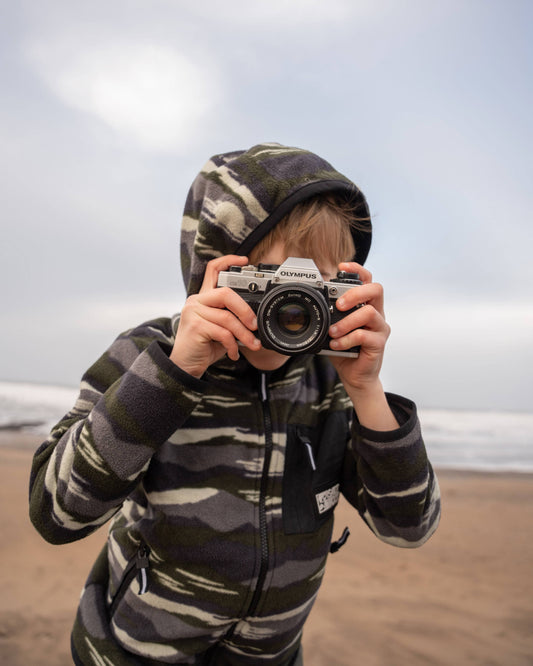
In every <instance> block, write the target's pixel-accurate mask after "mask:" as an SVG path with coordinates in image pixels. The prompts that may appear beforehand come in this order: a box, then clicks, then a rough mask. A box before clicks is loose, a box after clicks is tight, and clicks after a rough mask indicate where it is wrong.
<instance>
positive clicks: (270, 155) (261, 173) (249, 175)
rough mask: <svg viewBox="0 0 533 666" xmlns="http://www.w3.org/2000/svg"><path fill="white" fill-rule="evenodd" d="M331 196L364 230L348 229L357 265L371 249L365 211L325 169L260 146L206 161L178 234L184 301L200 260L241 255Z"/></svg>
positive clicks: (344, 182)
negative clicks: (301, 209)
mask: <svg viewBox="0 0 533 666" xmlns="http://www.w3.org/2000/svg"><path fill="white" fill-rule="evenodd" d="M325 192H334V193H336V194H338V196H341V197H346V199H348V200H350V201H351V202H352V203H353V204H354V208H355V215H356V216H357V218H358V220H359V222H360V223H361V218H363V223H364V224H366V225H368V232H367V231H360V230H357V229H353V230H352V235H353V237H354V243H355V248H356V255H355V257H354V259H355V260H356V261H357V262H359V263H360V264H363V263H364V262H365V260H366V258H367V255H368V251H369V249H370V243H371V238H372V235H371V223H370V212H369V210H368V205H367V202H366V199H365V197H364V195H363V193H362V192H361V191H360V190H359V188H358V187H357V186H356V185H355V184H354V183H352V182H351V181H350V180H349V179H348V178H346V176H343V175H342V174H341V173H339V172H338V171H336V170H335V169H334V168H333V167H332V166H331V164H329V163H328V162H326V161H325V160H323V159H322V158H321V157H318V155H315V154H313V153H311V152H309V151H307V150H301V149H300V148H290V147H287V146H282V145H280V144H278V143H264V144H260V145H257V146H254V147H253V148H250V149H249V150H239V151H235V152H231V153H224V154H221V155H215V156H214V157H212V158H211V159H210V160H209V161H208V162H207V163H206V165H205V166H204V167H203V169H202V171H201V172H200V173H199V174H198V176H197V177H196V179H195V181H194V182H193V184H192V186H191V189H190V191H189V194H188V197H187V201H186V204H185V210H184V215H183V223H182V230H181V267H182V273H183V281H184V283H185V286H186V288H187V294H194V293H198V291H199V290H200V287H201V284H202V280H203V276H204V272H205V267H206V264H207V262H208V261H210V260H211V259H215V258H216V257H220V256H222V255H225V254H239V255H247V254H248V253H249V252H250V250H251V249H252V248H253V247H254V246H255V245H256V244H257V243H258V242H259V241H260V240H261V239H262V238H263V237H264V236H265V235H266V234H267V233H268V232H269V231H270V230H271V229H272V228H273V227H274V226H275V225H276V224H277V223H278V222H279V221H280V220H281V219H282V218H283V217H284V216H285V215H286V214H287V213H288V212H289V211H290V210H291V209H292V208H293V207H294V206H295V205H296V204H297V203H300V202H301V201H304V200H305V199H308V198H309V197H312V196H314V195H316V194H320V193H325Z"/></svg>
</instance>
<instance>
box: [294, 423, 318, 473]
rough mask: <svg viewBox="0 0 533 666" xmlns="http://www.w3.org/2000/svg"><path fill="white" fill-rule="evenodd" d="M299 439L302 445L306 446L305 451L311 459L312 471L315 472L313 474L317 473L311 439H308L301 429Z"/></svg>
mask: <svg viewBox="0 0 533 666" xmlns="http://www.w3.org/2000/svg"><path fill="white" fill-rule="evenodd" d="M298 439H299V440H300V443H301V444H303V445H304V446H305V450H306V451H307V457H308V458H309V464H310V465H311V469H312V470H313V472H315V471H316V462H315V456H314V453H313V447H312V446H311V442H310V440H309V437H306V436H305V435H304V434H303V433H302V432H301V431H300V429H298Z"/></svg>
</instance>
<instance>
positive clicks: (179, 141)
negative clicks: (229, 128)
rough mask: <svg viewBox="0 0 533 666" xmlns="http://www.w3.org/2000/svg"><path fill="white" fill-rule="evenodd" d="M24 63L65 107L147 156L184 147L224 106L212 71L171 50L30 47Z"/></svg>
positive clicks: (62, 43) (68, 44)
mask: <svg viewBox="0 0 533 666" xmlns="http://www.w3.org/2000/svg"><path fill="white" fill-rule="evenodd" d="M26 55H27V57H28V60H29V62H30V63H31V65H32V66H33V68H34V69H35V70H36V71H37V73H38V74H39V76H40V77H41V78H42V79H43V80H44V82H45V83H46V85H47V86H48V87H49V89H50V90H52V92H54V93H55V94H56V95H57V96H58V97H59V98H60V99H61V100H62V101H63V102H64V103H65V104H67V105H68V106H70V107H72V108H75V109H78V110H80V111H83V112H85V113H88V114H91V115H92V116H94V117H96V118H98V119H99V120H100V121H101V122H103V123H105V124H106V125H107V126H108V127H111V128H112V129H113V130H114V131H116V132H118V133H119V134H123V135H126V136H127V137H129V138H131V139H133V140H134V141H135V142H136V143H137V145H138V146H140V147H142V148H144V149H147V150H154V151H168V150H173V149H176V148H180V147H183V146H184V145H185V144H186V143H187V141H188V138H189V137H190V135H191V133H192V132H193V131H194V129H195V127H196V126H197V125H198V124H199V123H201V122H202V121H203V120H204V119H205V117H206V116H208V115H209V113H210V112H211V111H212V110H213V109H214V108H215V106H216V104H217V103H218V102H219V101H220V86H219V85H218V80H219V79H218V77H217V76H215V74H214V71H213V68H212V67H211V66H209V67H202V66H201V65H197V64H196V63H194V62H192V61H191V60H190V59H189V58H188V57H186V56H185V55H183V54H182V53H180V52H179V51H177V50H176V49H175V48H173V47H170V46H167V45H159V44H154V43H150V42H147V43H138V42H137V41H134V40H131V41H130V40H123V41H120V40H119V41H118V42H117V41H113V42H111V41H110V42H108V43H103V44H95V45H89V44H81V45H80V44H79V43H76V42H75V41H74V40H69V39H63V40H56V39H52V38H51V37H50V38H48V39H47V40H41V41H38V42H37V41H36V42H33V43H31V44H30V45H28V46H27V49H26Z"/></svg>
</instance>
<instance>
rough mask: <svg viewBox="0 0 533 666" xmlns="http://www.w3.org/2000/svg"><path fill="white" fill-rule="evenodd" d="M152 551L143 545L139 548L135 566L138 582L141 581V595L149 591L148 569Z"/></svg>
mask: <svg viewBox="0 0 533 666" xmlns="http://www.w3.org/2000/svg"><path fill="white" fill-rule="evenodd" d="M149 553H150V551H149V550H148V547H147V546H145V545H144V544H143V543H142V544H141V545H140V546H139V550H138V551H137V557H136V562H135V565H136V567H137V580H138V581H139V594H145V593H146V592H147V591H148V569H149V568H150V561H149V560H148V555H149Z"/></svg>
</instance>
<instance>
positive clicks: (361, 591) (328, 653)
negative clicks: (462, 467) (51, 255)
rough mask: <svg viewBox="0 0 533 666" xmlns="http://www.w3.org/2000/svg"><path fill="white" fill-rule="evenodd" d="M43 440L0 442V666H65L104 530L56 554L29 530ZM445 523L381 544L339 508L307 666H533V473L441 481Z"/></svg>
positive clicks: (3, 436)
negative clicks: (418, 542) (429, 532)
mask: <svg viewBox="0 0 533 666" xmlns="http://www.w3.org/2000/svg"><path fill="white" fill-rule="evenodd" d="M40 439H41V437H40V436H37V435H33V434H29V433H23V432H20V431H17V432H15V431H7V430H3V431H1V432H0V507H1V508H0V511H1V520H2V523H1V524H2V533H1V540H0V590H1V592H2V593H1V594H0V663H1V664H3V665H4V664H5V666H33V664H35V665H37V664H39V666H40V665H43V666H64V665H65V664H70V663H71V659H70V651H69V634H70V628H71V624H72V621H73V618H74V614H75V611H76V606H77V600H78V597H79V594H80V591H81V589H82V586H83V583H84V581H85V578H86V576H87V573H88V570H89V568H90V566H91V564H92V561H93V560H94V558H95V556H96V554H97V552H98V551H99V549H100V548H101V546H102V544H103V542H104V540H105V528H104V529H101V530H100V531H99V532H97V533H96V534H93V535H91V536H90V537H88V538H86V539H84V540H83V541H80V542H77V543H74V544H69V545H64V546H52V545H50V544H47V543H46V542H45V541H44V540H43V539H42V538H41V537H40V536H39V535H38V534H37V532H35V530H34V529H33V527H32V525H31V524H30V522H29V518H28V490H27V488H28V478H29V469H30V465H31V459H32V453H33V450H34V449H35V448H36V446H37V445H38V443H39V441H40ZM438 477H439V481H440V486H441V493H442V498H443V515H442V520H441V524H440V526H439V529H438V530H437V533H436V534H435V535H434V536H433V537H432V538H431V539H430V541H429V542H428V543H427V544H425V545H424V546H423V547H422V548H420V549H415V550H404V549H399V548H393V547H391V546H388V545H386V544H384V543H382V542H380V541H379V540H378V539H377V538H376V537H375V536H374V535H373V534H372V533H371V532H370V530H369V529H368V528H367V527H366V525H365V524H364V523H363V521H362V520H361V519H360V518H359V516H358V515H357V514H356V512H355V511H354V510H353V509H352V508H351V507H349V506H348V505H347V504H346V503H344V502H341V504H340V505H339V507H338V508H337V512H336V527H335V538H338V536H340V534H341V533H342V530H343V528H344V527H345V526H349V528H350V530H351V536H350V538H349V539H348V542H347V543H346V545H345V546H344V547H343V548H342V549H341V550H340V551H339V552H338V553H336V554H334V555H332V556H331V557H330V559H329V562H328V568H327V573H326V577H325V580H324V584H323V586H322V589H321V592H320V594H319V598H318V601H317V603H316V604H315V607H314V609H313V611H312V613H311V617H310V619H309V621H308V623H307V625H306V629H305V633H304V663H305V666H357V665H358V664H364V665H365V666H404V665H405V666H407V665H409V666H428V665H436V666H437V665H439V666H441V665H442V666H465V665H469V664H479V665H481V664H482V665H483V666H491V665H494V666H525V665H533V475H531V474H525V473H524V474H519V473H476V472H461V471H449V470H438Z"/></svg>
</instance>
